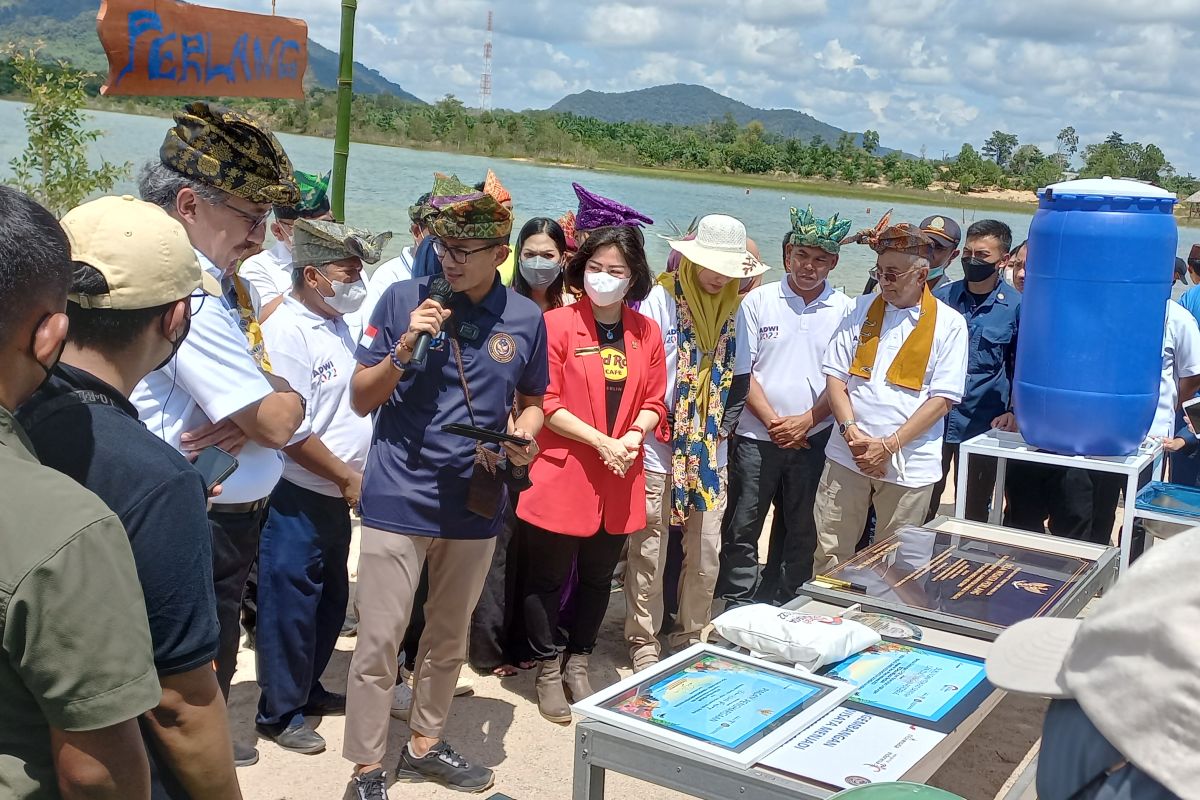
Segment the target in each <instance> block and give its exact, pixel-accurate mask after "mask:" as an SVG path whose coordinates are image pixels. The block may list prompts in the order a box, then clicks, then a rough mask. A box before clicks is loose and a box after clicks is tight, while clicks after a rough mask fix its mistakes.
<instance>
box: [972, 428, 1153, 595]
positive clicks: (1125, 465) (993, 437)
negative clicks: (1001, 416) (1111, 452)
mask: <svg viewBox="0 0 1200 800" xmlns="http://www.w3.org/2000/svg"><path fill="white" fill-rule="evenodd" d="M958 452H959V456H958V458H959V461H958V483H957V485H956V487H955V490H954V515H955V516H956V517H960V518H961V517H963V516H964V515H965V513H966V505H967V476H968V475H969V474H970V469H969V464H970V458H971V456H991V457H992V458H995V459H996V460H997V464H996V487H995V489H994V490H993V494H992V510H991V512H990V513H989V515H988V520H987V521H988V522H989V523H991V524H992V525H999V524H1000V521H1001V514H1002V513H1003V510H1004V482H1005V481H1004V479H1005V476H1006V474H1007V472H1008V462H1009V461H1010V460H1016V461H1029V462H1033V463H1037V464H1052V465H1054V466H1058V467H1077V468H1079V469H1086V470H1093V471H1096V472H1113V473H1117V474H1120V475H1124V476H1125V513H1124V514H1123V515H1122V519H1121V536H1120V539H1119V540H1118V542H1117V545H1118V547H1119V548H1120V551H1121V555H1120V572H1124V571H1125V570H1127V569H1129V554H1130V547H1131V545H1132V542H1133V520H1134V517H1135V516H1138V515H1136V514H1135V513H1134V498H1135V497H1137V493H1138V478H1139V477H1140V476H1141V474H1142V472H1143V471H1144V470H1145V469H1146V468H1147V467H1150V466H1151V465H1153V466H1154V468H1155V472H1156V473H1157V474H1158V475H1161V474H1162V465H1163V461H1164V459H1163V449H1162V443H1161V442H1159V441H1157V440H1147V441H1146V443H1145V444H1143V445H1142V447H1141V449H1140V450H1138V452H1137V453H1136V454H1135V455H1132V456H1122V457H1108V456H1103V457H1102V456H1064V455H1059V454H1057V453H1045V452H1042V451H1040V450H1036V449H1034V448H1032V447H1030V446H1029V445H1028V444H1026V443H1025V440H1024V439H1022V438H1021V435H1020V434H1019V433H1007V432H1005V431H997V430H991V431H987V432H986V433H981V434H979V435H978V436H976V437H975V438H973V439H968V440H967V441H965V442H963V443H962V444H960V445H959V451H958Z"/></svg>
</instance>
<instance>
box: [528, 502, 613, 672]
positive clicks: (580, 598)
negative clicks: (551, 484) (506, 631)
mask: <svg viewBox="0 0 1200 800" xmlns="http://www.w3.org/2000/svg"><path fill="white" fill-rule="evenodd" d="M527 534H528V537H527V542H526V543H527V545H528V548H527V550H526V553H527V554H528V556H529V559H528V572H527V573H526V576H525V578H526V580H525V593H524V600H523V602H522V607H523V609H524V612H525V633H526V636H527V637H528V639H529V652H530V653H531V654H532V656H533V657H534V658H536V659H538V660H540V661H547V660H549V659H552V658H555V657H557V655H558V648H557V647H556V646H555V631H556V630H557V629H558V611H559V603H560V600H561V598H562V590H563V584H565V583H566V581H567V576H568V575H569V574H570V572H571V562H572V561H576V560H578V571H579V588H578V589H576V590H575V617H574V619H573V620H572V622H571V625H570V628H569V630H568V631H567V647H566V650H567V654H568V655H587V654H589V653H591V652H592V649H593V648H594V647H595V646H596V635H597V634H598V633H599V632H600V625H601V623H603V622H604V615H605V613H607V612H608V599H609V597H610V596H611V595H612V575H613V570H614V569H616V566H617V562H618V561H619V560H620V559H621V548H622V547H623V546H624V544H625V539H626V537H625V536H613V535H610V534H608V533H605V532H604V531H603V530H601V531H599V532H597V533H596V534H595V535H594V536H586V537H583V536H564V535H562V534H559V533H551V532H550V531H547V530H542V529H541V528H538V527H535V526H533V525H530V526H528V528H527Z"/></svg>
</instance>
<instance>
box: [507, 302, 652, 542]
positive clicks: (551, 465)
mask: <svg viewBox="0 0 1200 800" xmlns="http://www.w3.org/2000/svg"><path fill="white" fill-rule="evenodd" d="M621 322H622V324H623V326H624V329H625V357H626V360H627V362H628V370H629V372H628V376H627V377H626V379H625V391H624V393H623V394H622V395H621V407H620V410H619V411H618V412H617V421H616V425H615V426H614V428H613V433H614V437H613V438H618V439H619V438H620V437H621V436H622V435H624V434H625V433H626V432H628V431H629V428H630V426H631V425H633V424H634V420H635V419H636V418H637V415H638V414H639V413H640V412H641V411H656V412H658V415H659V417H660V418H661V417H662V416H664V415H666V413H667V409H666V405H665V404H664V403H663V396H664V395H665V394H666V388H667V368H666V356H665V354H664V352H663V338H662V332H661V331H660V330H659V328H658V323H656V322H654V320H651V319H649V318H647V317H644V316H642V315H641V314H639V313H638V312H636V311H634V310H633V309H631V308H629V307H628V306H625V307H624V309H623V311H622V312H621ZM546 349H547V353H548V356H549V362H550V387H549V388H548V389H547V390H546V396H545V397H544V398H543V400H542V408H543V409H544V411H545V413H546V418H547V419H549V418H550V416H551V415H552V414H554V412H556V411H558V410H559V409H566V410H567V411H569V412H571V413H572V414H574V415H575V416H576V417H578V418H579V419H581V420H583V421H584V422H586V423H587V424H588V425H591V426H592V427H593V428H595V429H596V430H599V431H605V430H607V429H608V411H607V407H606V405H605V399H604V391H605V388H604V365H603V364H602V363H601V358H600V340H599V337H598V336H597V334H596V318H595V317H594V316H592V304H591V303H590V302H589V301H588V300H587V299H586V298H585V299H583V300H581V301H580V302H578V303H575V304H573V305H569V306H565V307H563V308H556V309H554V310H553V311H549V312H547V313H546ZM648 433H649V435H651V436H653V435H654V431H652V430H651V431H649V432H648ZM538 446H539V447H540V448H541V454H540V455H539V456H538V457H537V459H536V460H535V461H534V462H533V465H532V466H531V467H530V468H529V479H530V480H531V481H532V482H533V487H532V488H530V489H526V490H525V491H524V492H522V493H521V502H520V503H519V504H518V506H517V515H518V516H519V517H520V518H521V519H523V520H525V521H526V522H529V523H532V524H533V525H537V526H538V527H539V528H543V529H545V530H548V531H553V532H554V533H561V534H565V535H567V536H593V535H595V534H596V533H597V532H598V531H599V530H600V529H601V527H603V529H604V530H605V531H607V532H608V533H613V534H624V533H634V532H635V531H639V530H641V529H642V528H644V527H646V478H645V473H644V471H643V468H642V456H641V455H640V454H639V455H638V458H637V461H635V462H634V463H633V465H632V466H631V467H630V468H629V471H628V472H626V473H625V475H624V477H618V476H617V475H614V474H613V473H612V472H610V471H609V470H608V468H607V467H605V466H604V462H603V461H601V460H600V456H599V455H598V454H597V453H596V451H595V449H593V448H591V447H589V446H588V445H586V444H583V443H582V442H577V441H575V440H574V439H568V438H566V437H565V436H560V435H559V434H557V433H555V432H554V431H552V430H550V426H549V425H547V426H546V427H544V428H542V432H541V434H540V435H539V436H538Z"/></svg>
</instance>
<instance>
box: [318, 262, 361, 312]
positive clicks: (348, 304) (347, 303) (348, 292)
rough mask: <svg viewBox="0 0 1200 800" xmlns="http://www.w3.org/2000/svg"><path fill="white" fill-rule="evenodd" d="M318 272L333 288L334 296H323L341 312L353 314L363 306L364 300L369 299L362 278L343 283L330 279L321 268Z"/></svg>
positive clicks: (327, 302) (334, 308)
mask: <svg viewBox="0 0 1200 800" xmlns="http://www.w3.org/2000/svg"><path fill="white" fill-rule="evenodd" d="M317 274H319V275H321V277H322V278H325V281H326V283H328V284H329V288H331V289H333V297H324V298H322V299H323V300H324V301H325V303H326V304H327V305H328V306H329V307H330V308H332V309H333V310H334V311H336V312H338V313H339V314H353V313H354V312H355V311H358V309H360V308H362V304H363V302H364V301H365V300H366V299H367V285H366V284H365V283H363V281H362V278H359V279H358V280H356V281H355V282H354V283H343V282H342V281H334V280H330V279H329V278H327V277H326V276H325V275H324V274H322V273H321V271H320V270H317Z"/></svg>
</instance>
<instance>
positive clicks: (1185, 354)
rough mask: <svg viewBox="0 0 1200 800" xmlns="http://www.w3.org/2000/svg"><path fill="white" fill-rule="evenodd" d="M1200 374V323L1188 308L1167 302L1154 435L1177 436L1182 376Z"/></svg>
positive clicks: (1152, 427)
mask: <svg viewBox="0 0 1200 800" xmlns="http://www.w3.org/2000/svg"><path fill="white" fill-rule="evenodd" d="M1196 375H1200V326H1197V325H1196V319H1195V318H1194V317H1193V316H1192V315H1191V312H1189V311H1188V310H1187V309H1186V308H1184V307H1183V306H1181V305H1179V303H1177V302H1175V301H1174V300H1168V301H1167V324H1166V328H1165V330H1164V332H1163V353H1162V378H1161V380H1160V381H1159V385H1158V408H1157V410H1155V412H1154V424H1153V425H1152V426H1150V435H1151V436H1170V437H1173V436H1174V435H1175V406H1176V404H1177V403H1178V402H1179V384H1178V383H1177V381H1178V380H1179V379H1180V378H1191V377H1194V376H1196Z"/></svg>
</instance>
